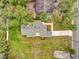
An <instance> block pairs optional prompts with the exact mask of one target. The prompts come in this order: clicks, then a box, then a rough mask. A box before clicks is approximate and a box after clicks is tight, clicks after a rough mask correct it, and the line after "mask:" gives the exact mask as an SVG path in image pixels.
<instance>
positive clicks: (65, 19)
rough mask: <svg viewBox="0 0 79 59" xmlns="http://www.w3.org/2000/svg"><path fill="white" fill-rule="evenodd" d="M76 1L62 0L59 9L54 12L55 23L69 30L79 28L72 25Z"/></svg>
mask: <svg viewBox="0 0 79 59" xmlns="http://www.w3.org/2000/svg"><path fill="white" fill-rule="evenodd" d="M74 3H75V0H62V1H61V2H60V3H59V4H58V8H57V9H56V11H54V12H53V17H52V19H53V21H54V22H56V23H59V24H60V25H61V26H62V28H64V29H67V30H69V29H70V30H76V29H77V26H76V25H75V24H72V21H73V19H74V17H75V13H74V11H73V10H72V8H73V5H74Z"/></svg>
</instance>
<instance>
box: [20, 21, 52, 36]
mask: <svg viewBox="0 0 79 59" xmlns="http://www.w3.org/2000/svg"><path fill="white" fill-rule="evenodd" d="M21 34H22V35H26V36H27V37H36V36H40V37H51V36H52V31H51V24H49V25H45V24H44V23H42V22H41V21H40V20H36V21H34V22H33V23H31V24H28V25H24V24H23V25H21Z"/></svg>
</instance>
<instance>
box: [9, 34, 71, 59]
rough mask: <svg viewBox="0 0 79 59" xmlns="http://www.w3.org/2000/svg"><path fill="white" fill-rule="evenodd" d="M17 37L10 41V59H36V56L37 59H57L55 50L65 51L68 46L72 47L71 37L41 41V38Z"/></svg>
mask: <svg viewBox="0 0 79 59" xmlns="http://www.w3.org/2000/svg"><path fill="white" fill-rule="evenodd" d="M10 34H11V35H12V33H10ZM17 35H18V34H17ZM17 35H16V38H14V37H12V38H13V39H12V40H9V49H10V51H9V59H35V56H37V59H38V58H39V59H55V57H54V56H53V53H54V51H55V50H64V48H65V47H66V46H69V47H70V46H71V44H70V42H71V41H70V39H71V37H67V38H66V37H50V38H45V39H44V40H41V37H35V38H27V37H21V39H19V38H20V37H17ZM49 39H50V40H49ZM66 39H67V40H66ZM17 42H18V44H17ZM60 42H61V43H60ZM48 52H49V53H48Z"/></svg>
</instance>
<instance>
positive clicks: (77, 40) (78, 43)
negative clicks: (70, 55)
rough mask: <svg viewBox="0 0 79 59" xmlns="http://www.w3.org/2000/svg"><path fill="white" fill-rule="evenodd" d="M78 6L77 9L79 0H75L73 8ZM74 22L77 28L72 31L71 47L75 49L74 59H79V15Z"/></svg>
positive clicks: (78, 12)
mask: <svg viewBox="0 0 79 59" xmlns="http://www.w3.org/2000/svg"><path fill="white" fill-rule="evenodd" d="M76 7H77V8H78V10H79V0H77V2H76V5H75V8H76ZM76 12H77V14H78V15H79V11H76ZM74 24H76V25H77V27H78V29H77V30H76V31H74V32H73V40H74V41H73V48H74V49H75V51H76V55H75V58H74V59H79V16H78V17H77V18H75V20H74Z"/></svg>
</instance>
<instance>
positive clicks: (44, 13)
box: [38, 12, 47, 22]
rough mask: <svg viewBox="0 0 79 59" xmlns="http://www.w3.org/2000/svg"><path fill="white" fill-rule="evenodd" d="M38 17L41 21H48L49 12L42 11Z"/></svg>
mask: <svg viewBox="0 0 79 59" xmlns="http://www.w3.org/2000/svg"><path fill="white" fill-rule="evenodd" d="M38 17H39V19H40V20H41V21H43V22H44V21H46V19H47V13H46V12H41V13H40V15H39V16H38Z"/></svg>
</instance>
